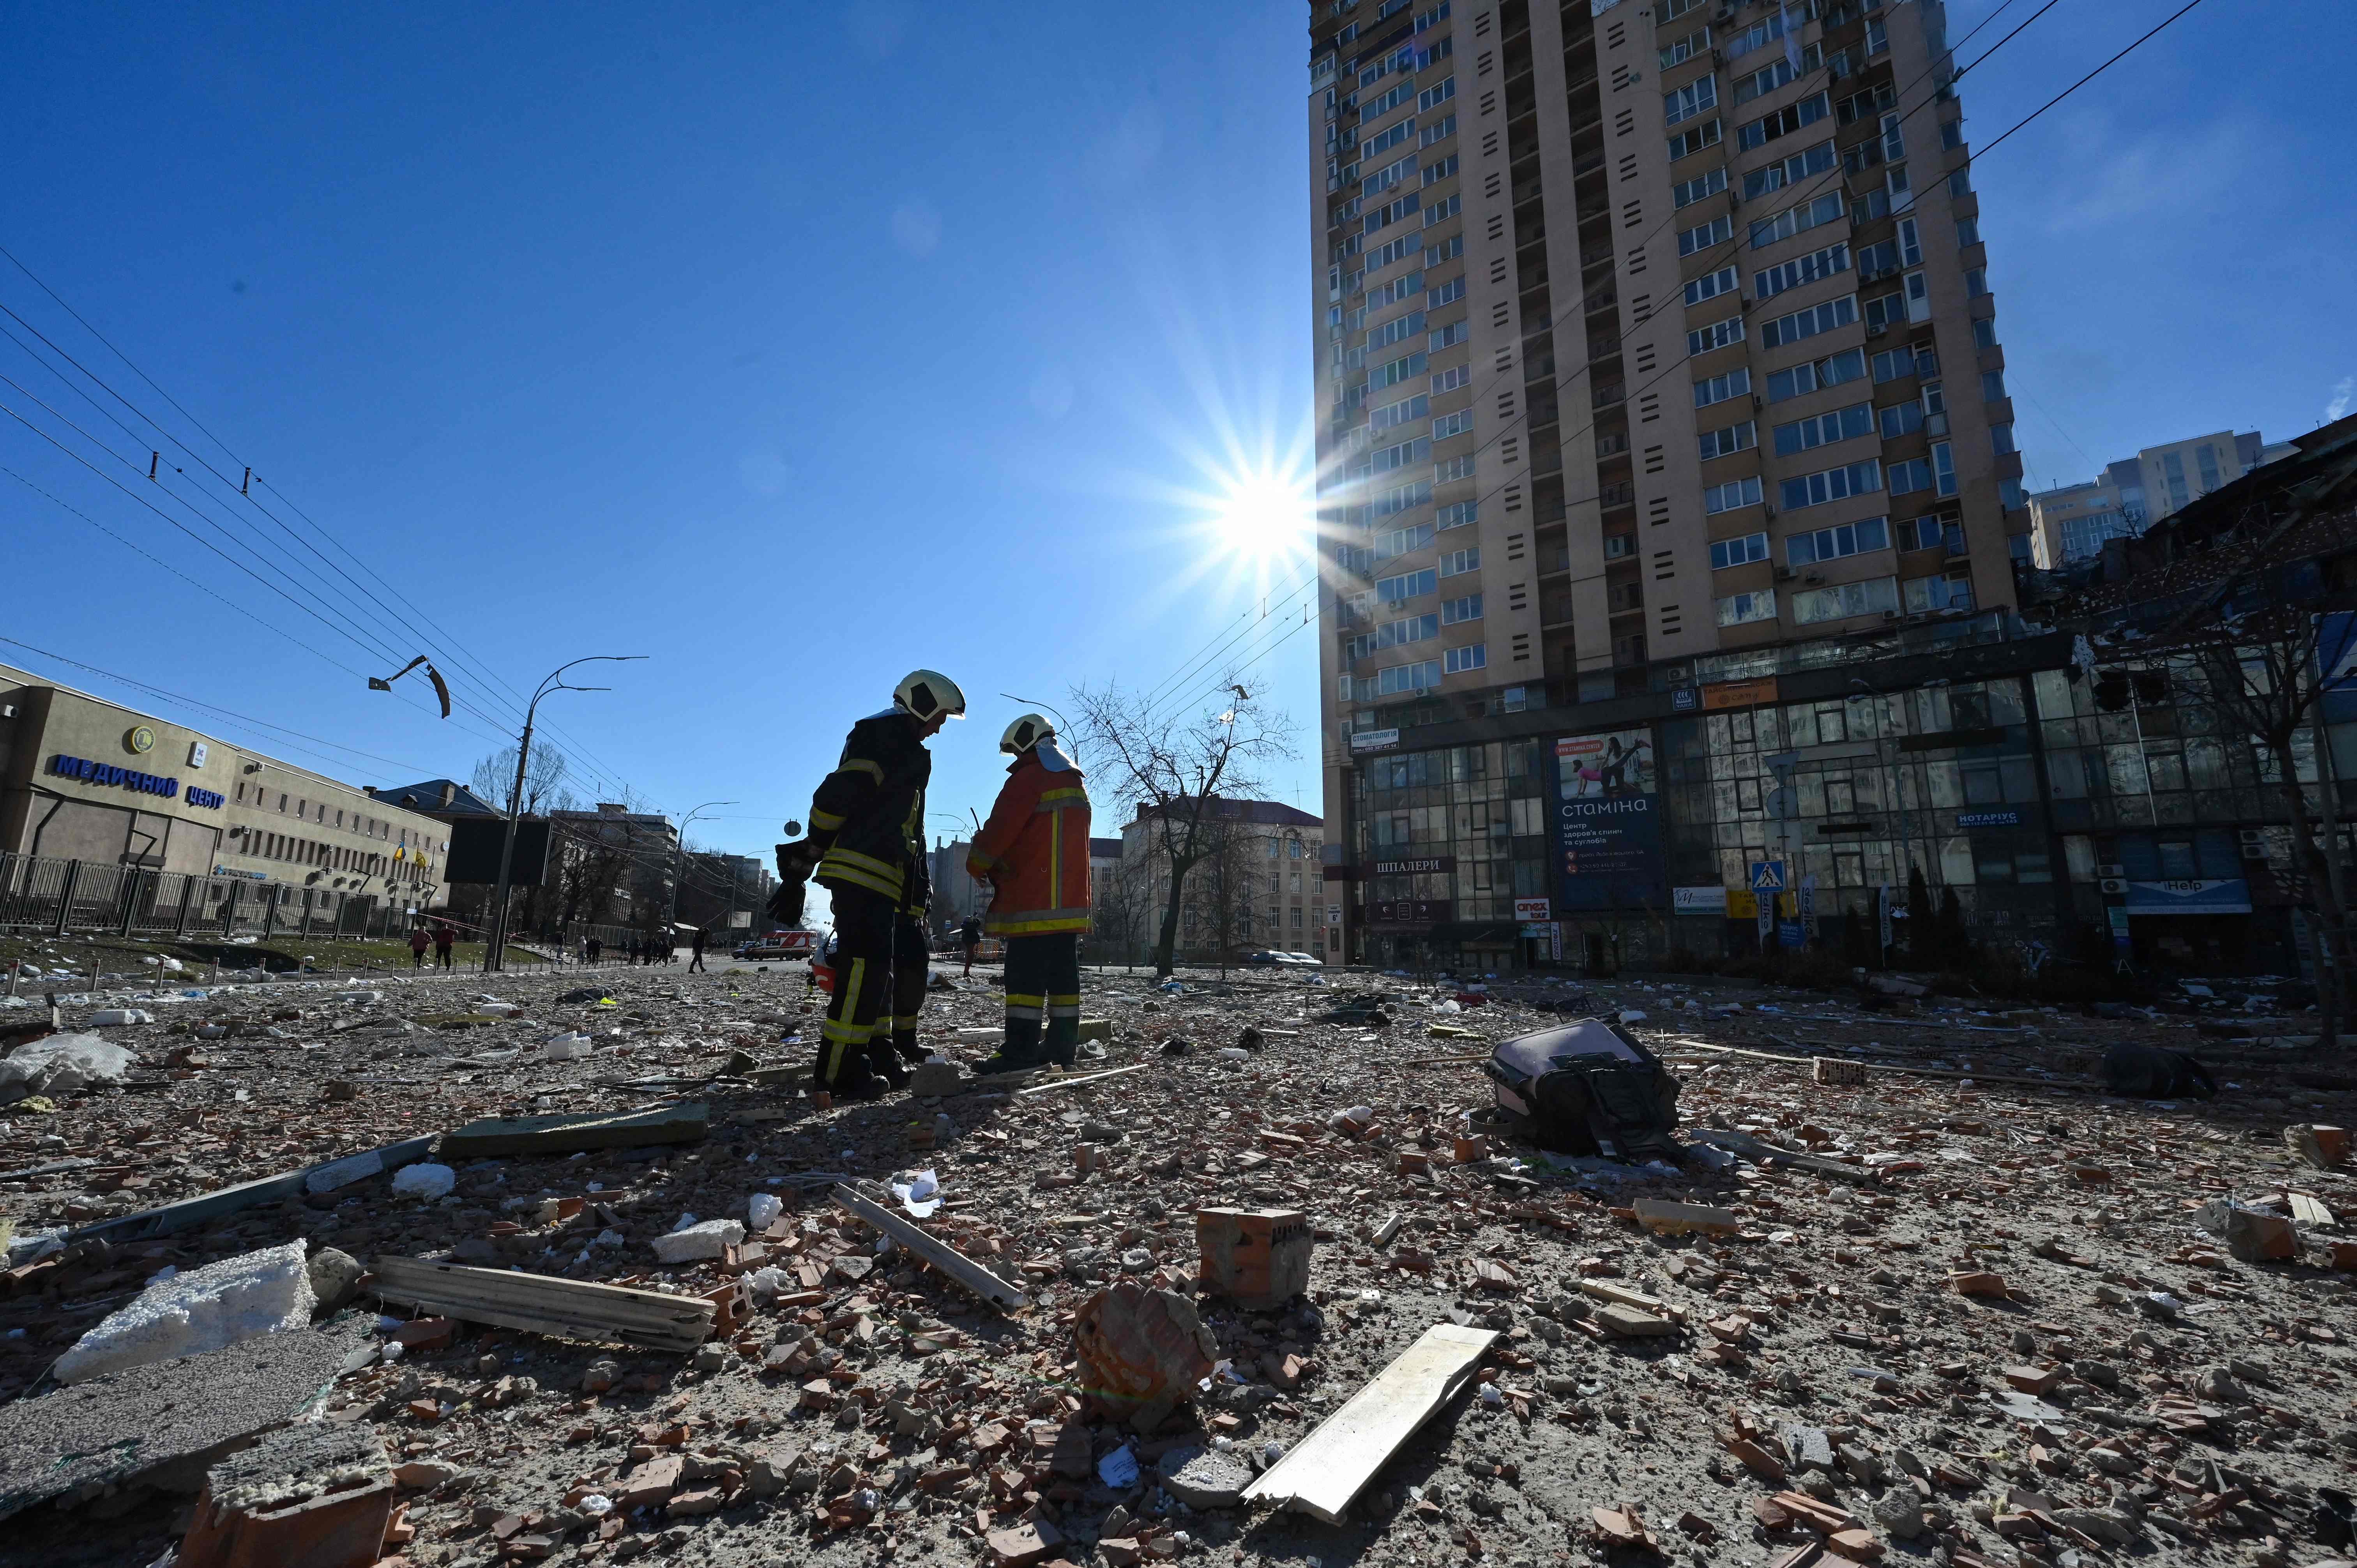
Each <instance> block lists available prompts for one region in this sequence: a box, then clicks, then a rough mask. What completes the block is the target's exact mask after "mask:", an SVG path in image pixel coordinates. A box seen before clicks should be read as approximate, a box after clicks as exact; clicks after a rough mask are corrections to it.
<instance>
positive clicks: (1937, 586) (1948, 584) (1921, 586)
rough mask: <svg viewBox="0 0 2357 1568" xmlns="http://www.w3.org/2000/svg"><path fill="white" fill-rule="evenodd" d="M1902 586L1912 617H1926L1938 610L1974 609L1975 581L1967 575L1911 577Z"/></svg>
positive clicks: (1951, 574)
mask: <svg viewBox="0 0 2357 1568" xmlns="http://www.w3.org/2000/svg"><path fill="white" fill-rule="evenodd" d="M1902 586H1903V587H1904V588H1905V589H1906V601H1905V602H1906V606H1907V613H1908V614H1910V615H1926V614H1930V613H1932V612H1933V611H1936V610H1970V609H1971V608H1972V607H1973V579H1972V577H1971V575H1969V574H1966V573H1963V572H1955V573H1943V574H1942V575H1939V576H1936V577H1910V578H1908V579H1907V581H1906V582H1905V583H1904V584H1903V585H1902Z"/></svg>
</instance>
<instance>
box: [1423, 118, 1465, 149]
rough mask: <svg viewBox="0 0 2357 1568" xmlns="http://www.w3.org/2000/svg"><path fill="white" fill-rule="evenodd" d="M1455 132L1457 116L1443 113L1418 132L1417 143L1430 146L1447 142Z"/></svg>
mask: <svg viewBox="0 0 2357 1568" xmlns="http://www.w3.org/2000/svg"><path fill="white" fill-rule="evenodd" d="M1455 134H1457V116H1456V115H1454V114H1443V115H1442V116H1441V117H1440V118H1439V119H1437V120H1435V121H1433V122H1432V123H1431V124H1428V125H1426V127H1425V128H1424V129H1423V131H1422V132H1420V133H1419V134H1417V137H1416V143H1415V145H1417V146H1419V147H1429V146H1432V145H1435V144H1437V143H1440V142H1445V141H1447V140H1448V138H1449V137H1451V136H1453V135H1455Z"/></svg>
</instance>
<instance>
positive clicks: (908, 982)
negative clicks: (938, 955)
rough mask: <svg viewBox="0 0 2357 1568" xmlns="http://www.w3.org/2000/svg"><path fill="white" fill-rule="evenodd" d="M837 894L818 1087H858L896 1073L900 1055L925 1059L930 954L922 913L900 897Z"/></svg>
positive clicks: (841, 890) (853, 891) (850, 891)
mask: <svg viewBox="0 0 2357 1568" xmlns="http://www.w3.org/2000/svg"><path fill="white" fill-rule="evenodd" d="M829 891H830V892H831V893H832V894H833V895H834V938H835V950H834V996H833V997H831V998H830V999H829V1000H828V1002H827V1004H826V1021H825V1022H824V1023H823V1024H822V1025H820V1026H819V1042H818V1063H817V1066H816V1067H815V1069H813V1077H814V1078H815V1079H816V1081H817V1083H818V1087H819V1088H821V1089H823V1090H829V1091H831V1092H834V1093H844V1092H850V1091H856V1090H862V1089H865V1088H866V1087H867V1086H868V1083H869V1081H870V1079H872V1078H873V1077H875V1076H877V1075H881V1076H883V1077H885V1078H888V1079H899V1078H900V1077H901V1076H902V1074H903V1072H904V1070H905V1069H902V1068H901V1067H900V1065H899V1062H898V1061H897V1060H896V1059H895V1058H896V1057H898V1056H907V1057H909V1058H914V1059H917V1060H922V1059H923V1057H924V1053H923V1052H922V1051H921V1050H920V1049H919V1048H918V1047H917V1014H918V1012H919V1011H920V1009H921V1008H922V1007H923V1006H924V1004H925V982H926V979H927V977H928V974H929V970H928V967H927V966H928V964H929V961H930V959H931V954H930V952H929V951H928V950H927V948H926V945H925V921H924V917H923V915H921V914H918V913H911V912H909V911H906V910H903V909H901V908H899V905H898V902H897V900H894V899H890V898H887V897H882V896H881V895H878V894H875V893H870V892H867V891H866V890H865V889H862V888H857V887H832V888H830V889H829Z"/></svg>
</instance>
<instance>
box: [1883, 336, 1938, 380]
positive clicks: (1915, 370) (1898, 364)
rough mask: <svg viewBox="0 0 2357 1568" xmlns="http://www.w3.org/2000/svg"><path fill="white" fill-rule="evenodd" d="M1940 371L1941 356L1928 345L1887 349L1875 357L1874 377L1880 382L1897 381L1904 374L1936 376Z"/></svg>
mask: <svg viewBox="0 0 2357 1568" xmlns="http://www.w3.org/2000/svg"><path fill="white" fill-rule="evenodd" d="M1939 373H1940V356H1939V355H1938V354H1936V353H1934V352H1932V349H1931V348H1930V347H1929V346H1928V345H1926V346H1924V347H1921V348H1912V349H1884V350H1883V351H1882V352H1881V353H1879V354H1877V355H1876V356H1875V357H1874V379H1875V381H1877V382H1882V381H1897V380H1899V379H1900V377H1902V376H1936V375H1938V374H1939Z"/></svg>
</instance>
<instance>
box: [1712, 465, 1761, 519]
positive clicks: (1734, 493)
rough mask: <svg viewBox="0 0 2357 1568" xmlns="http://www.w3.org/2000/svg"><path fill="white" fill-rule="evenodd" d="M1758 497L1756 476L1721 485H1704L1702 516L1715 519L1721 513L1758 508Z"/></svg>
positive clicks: (1729, 481)
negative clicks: (1750, 507) (1743, 508)
mask: <svg viewBox="0 0 2357 1568" xmlns="http://www.w3.org/2000/svg"><path fill="white" fill-rule="evenodd" d="M1759 504H1760V476H1758V475H1757V474H1754V475H1751V476H1749V478H1741V479H1729V480H1728V481H1727V483H1725V484H1723V485H1705V486H1704V487H1703V491H1702V510H1703V515H1705V516H1706V517H1716V516H1717V515H1718V514H1719V513H1720V512H1723V511H1734V510H1738V509H1739V508H1742V507H1747V506H1758V505H1759Z"/></svg>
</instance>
